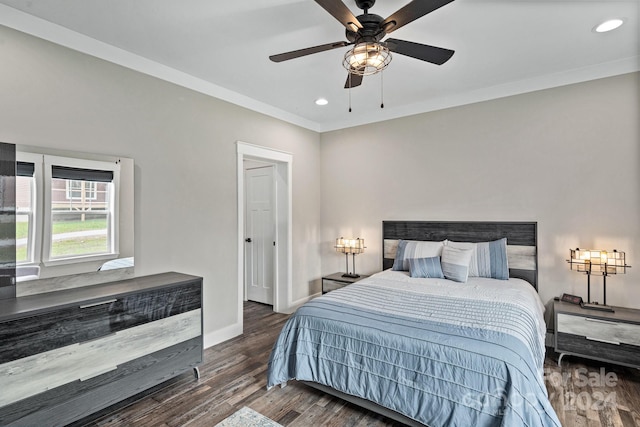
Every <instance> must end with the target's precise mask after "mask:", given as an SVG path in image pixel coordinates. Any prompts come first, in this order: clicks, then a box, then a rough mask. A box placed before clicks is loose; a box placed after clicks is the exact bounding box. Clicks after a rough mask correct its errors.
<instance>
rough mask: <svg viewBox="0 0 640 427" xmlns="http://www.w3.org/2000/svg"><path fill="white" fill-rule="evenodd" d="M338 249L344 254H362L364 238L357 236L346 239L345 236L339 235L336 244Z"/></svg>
mask: <svg viewBox="0 0 640 427" xmlns="http://www.w3.org/2000/svg"><path fill="white" fill-rule="evenodd" d="M335 248H336V251H337V252H341V253H344V254H361V253H363V252H364V249H365V246H364V239H361V238H359V237H358V238H356V239H345V238H344V237H339V238H337V239H336V245H335Z"/></svg>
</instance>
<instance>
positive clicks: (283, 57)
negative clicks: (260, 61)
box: [269, 42, 353, 62]
mask: <svg viewBox="0 0 640 427" xmlns="http://www.w3.org/2000/svg"><path fill="white" fill-rule="evenodd" d="M350 44H353V43H349V42H333V43H327V44H322V45H320V46H314V47H308V48H306V49H298V50H293V51H291V52H286V53H279V54H277V55H271V56H270V57H269V59H270V60H272V61H273V62H282V61H288V60H289V59H294V58H300V57H301V56H306V55H311V54H312V53H318V52H324V51H325V50H331V49H337V48H339V47H344V46H349V45H350Z"/></svg>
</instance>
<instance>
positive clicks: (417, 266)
mask: <svg viewBox="0 0 640 427" xmlns="http://www.w3.org/2000/svg"><path fill="white" fill-rule="evenodd" d="M409 274H410V275H411V277H426V278H430V279H444V274H443V273H442V266H441V265H440V257H439V256H434V257H430V258H410V259H409Z"/></svg>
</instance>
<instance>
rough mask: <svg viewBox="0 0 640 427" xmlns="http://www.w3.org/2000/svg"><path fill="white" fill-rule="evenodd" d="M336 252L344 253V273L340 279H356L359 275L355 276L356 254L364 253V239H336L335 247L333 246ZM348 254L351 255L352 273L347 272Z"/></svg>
mask: <svg viewBox="0 0 640 427" xmlns="http://www.w3.org/2000/svg"><path fill="white" fill-rule="evenodd" d="M334 247H335V248H336V251H337V252H341V253H344V255H345V261H346V271H347V272H346V273H345V274H343V275H342V277H351V278H358V277H360V275H359V274H356V254H361V253H363V252H364V249H365V246H364V239H361V238H359V237H358V238H356V239H345V238H344V237H339V238H337V239H336V245H335V246H334ZM349 254H352V255H353V273H350V272H349Z"/></svg>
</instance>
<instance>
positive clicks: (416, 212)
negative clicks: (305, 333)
mask: <svg viewBox="0 0 640 427" xmlns="http://www.w3.org/2000/svg"><path fill="white" fill-rule="evenodd" d="M0 60H1V61H2V67H0V141H6V142H13V143H18V144H27V145H32V146H45V147H51V148H55V149H61V150H72V151H82V152H91V153H99V154H108V155H119V156H125V157H131V158H133V159H134V160H135V163H136V169H135V175H136V176H135V187H136V188H135V191H136V197H135V198H136V204H135V243H136V248H135V257H136V274H137V275H143V274H151V273H157V272H162V271H168V270H175V271H180V272H185V273H191V274H196V275H201V276H203V277H204V282H205V333H206V334H208V335H209V336H210V339H209V344H211V343H212V340H214V341H215V340H216V339H217V338H219V337H220V336H223V335H224V334H223V333H222V334H221V333H220V331H224V330H225V329H228V328H230V327H232V326H233V325H234V324H235V323H236V321H237V319H236V310H235V307H236V304H237V295H236V290H237V280H238V278H237V272H236V271H237V255H236V254H237V248H236V239H237V236H236V226H237V224H236V217H237V209H236V152H235V149H236V147H235V142H236V141H238V140H240V141H244V142H248V143H253V144H258V145H263V146H267V147H272V148H276V149H279V150H284V151H288V152H290V153H292V154H293V158H294V161H293V241H294V247H293V253H294V257H295V258H294V263H293V265H294V270H293V288H294V289H293V295H292V300H293V301H296V300H299V299H303V298H305V297H307V296H309V295H312V294H314V293H316V292H319V290H320V289H319V283H318V279H319V278H320V276H321V274H322V273H331V272H335V271H342V270H343V269H344V257H343V256H341V255H339V254H337V253H336V252H335V251H334V250H333V244H334V239H335V238H336V237H338V236H341V235H344V236H345V237H347V236H354V237H363V238H365V240H366V245H367V252H366V253H364V254H362V255H359V256H358V257H357V259H356V263H357V265H358V271H359V272H368V273H370V272H374V271H377V270H379V269H380V266H381V260H380V258H381V256H380V250H381V235H380V231H381V221H382V220H384V219H442V220H526V221H529V220H535V221H538V224H539V235H538V238H539V252H540V255H539V262H540V293H541V295H542V297H543V299H545V300H547V299H550V298H551V297H552V296H554V295H557V294H560V293H562V292H572V293H577V294H584V293H585V287H586V283H585V282H586V279H585V278H584V276H582V275H580V274H577V273H574V272H571V271H569V269H568V266H567V264H566V262H565V259H566V258H567V255H568V250H569V248H570V247H576V246H584V247H586V246H593V247H603V248H608V249H613V248H617V249H619V250H625V251H626V252H627V254H628V257H629V262H630V264H632V265H633V264H634V260H637V259H639V258H640V247H639V246H640V243H639V242H640V224H639V221H638V217H639V215H638V214H639V213H640V196H639V193H640V191H639V190H640V189H639V188H638V187H639V185H640V177H639V173H640V168H639V162H640V153H639V147H638V142H639V140H640V138H639V137H640V131H639V125H638V117H639V113H640V111H639V103H638V93H639V89H640V84H639V75H638V74H637V73H636V74H631V75H624V76H619V77H614V78H608V79H603V80H598V81H592V82H588V83H583V84H578V85H572V86H566V87H562V88H557V89H550V90H546V91H540V92H535V93H530V94H525V95H520V96H514V97H510V98H504V99H499V100H494V101H488V102H483V103H478V104H473V105H468V106H463V107H458V108H453V109H448V110H443V111H437V112H433V113H427V114H423V115H418V116H413V117H407V118H403V119H397V120H393V121H388V122H384V123H378V124H373V125H367V126H362V127H358V128H353V129H346V130H342V131H335V132H330V133H325V134H322V135H319V134H317V133H315V132H312V131H308V130H305V129H302V128H299V127H297V126H293V125H290V124H287V123H284V122H282V121H279V120H276V119H273V118H270V117H267V116H265V115H261V114H258V113H255V112H252V111H249V110H246V109H243V108H240V107H238V106H235V105H232V104H229V103H226V102H223V101H220V100H217V99H214V98H211V97H208V96H205V95H202V94H198V93H196V92H193V91H190V90H187V89H184V88H182V87H179V86H176V85H173V84H170V83H166V82H164V81H160V80H158V79H155V78H152V77H148V76H145V75H142V74H140V73H137V72H133V71H130V70H128V69H125V68H122V67H120V66H116V65H113V64H110V63H107V62H105V61H102V60H98V59H96V58H93V57H90V56H88V55H84V54H80V53H77V52H74V51H71V50H69V49H66V48H63V47H60V46H57V45H54V44H51V43H48V42H45V41H42V40H40V39H37V38H34V37H32V36H27V35H24V34H22V33H20V32H17V31H14V30H10V29H7V28H5V27H1V26H0ZM321 189H322V191H321ZM320 260H321V262H322V263H320ZM321 265H322V268H321V267H320V266H321ZM639 278H640V272H639V271H638V268H632V269H630V270H629V274H627V275H626V276H618V277H613V278H611V279H610V280H609V283H610V285H609V292H608V302H610V303H613V304H620V305H632V306H640V286H637V283H638V282H640V280H639ZM593 283H594V284H593V294H594V295H595V296H596V297H598V298H600V289H601V281H600V280H599V279H595V280H594V281H593Z"/></svg>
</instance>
